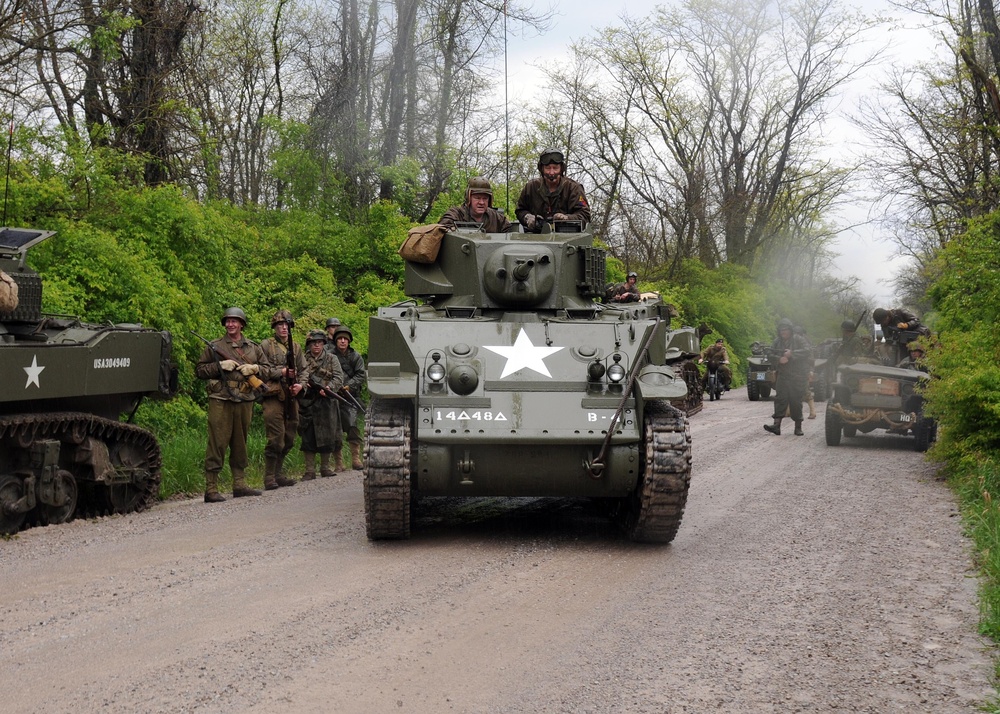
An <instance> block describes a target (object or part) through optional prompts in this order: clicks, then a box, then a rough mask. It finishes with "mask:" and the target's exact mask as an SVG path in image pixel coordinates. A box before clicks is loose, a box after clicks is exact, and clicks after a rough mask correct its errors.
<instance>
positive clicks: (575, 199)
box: [514, 149, 590, 233]
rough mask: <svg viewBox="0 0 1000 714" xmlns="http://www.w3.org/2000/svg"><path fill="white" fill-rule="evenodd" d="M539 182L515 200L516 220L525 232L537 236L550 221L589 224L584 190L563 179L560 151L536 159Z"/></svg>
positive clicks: (578, 185)
mask: <svg viewBox="0 0 1000 714" xmlns="http://www.w3.org/2000/svg"><path fill="white" fill-rule="evenodd" d="M538 173H539V174H541V175H540V176H539V177H538V178H533V179H531V180H530V181H528V183H526V184H525V185H524V188H523V189H522V190H521V195H520V197H519V198H518V199H517V208H516V209H515V211H514V212H515V213H516V214H517V220H518V221H520V222H521V225H523V226H524V229H525V231H529V232H536V233H537V232H539V231H541V230H542V224H543V223H546V222H550V221H580V222H581V223H582V224H583V225H587V224H588V223H590V205H589V204H588V203H587V195H586V193H585V192H584V190H583V186H581V185H580V184H579V183H577V182H576V181H574V180H573V179H571V178H567V177H566V159H565V157H563V153H562V152H561V151H556V150H552V149H549V150H546V151H543V152H542V153H541V155H540V156H539V157H538Z"/></svg>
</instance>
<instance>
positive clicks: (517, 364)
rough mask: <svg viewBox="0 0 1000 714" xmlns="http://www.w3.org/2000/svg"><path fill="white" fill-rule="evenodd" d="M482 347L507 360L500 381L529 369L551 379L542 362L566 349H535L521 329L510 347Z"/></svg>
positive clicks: (547, 369)
mask: <svg viewBox="0 0 1000 714" xmlns="http://www.w3.org/2000/svg"><path fill="white" fill-rule="evenodd" d="M483 347H484V348H486V349H488V350H489V351H490V352H496V353H497V354H498V355H500V356H502V357H506V358H507V364H505V365H504V367H503V372H502V373H501V374H500V379H503V378H504V377H506V376H507V375H510V374H514V372H517V371H518V370H520V369H530V370H531V371H533V372H538V373H539V374H541V375H544V376H546V377H549V378H551V377H552V375H551V374H549V368H548V367H546V366H545V362H544V361H543V360H544V359H545V358H546V357H548V356H550V355H553V354H555V353H556V352H558V351H559V350H563V349H566V348H565V347H535V346H534V345H533V344H531V338H529V337H528V334H527V333H526V332H525V331H524V328H523V327H522V328H521V331H520V332H519V333H518V334H517V339H516V340H515V341H514V345H513V346H512V347H504V346H503V345H483Z"/></svg>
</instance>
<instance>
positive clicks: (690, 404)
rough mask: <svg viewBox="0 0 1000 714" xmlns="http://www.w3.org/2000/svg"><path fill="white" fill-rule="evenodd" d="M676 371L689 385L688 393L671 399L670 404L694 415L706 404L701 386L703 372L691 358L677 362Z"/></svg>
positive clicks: (689, 414)
mask: <svg viewBox="0 0 1000 714" xmlns="http://www.w3.org/2000/svg"><path fill="white" fill-rule="evenodd" d="M674 372H675V374H677V375H678V376H679V377H681V378H682V379H683V380H684V384H686V385H687V395H686V396H684V397H682V398H681V399H671V400H670V404H671V405H673V406H674V407H676V408H677V409H680V410H681V411H682V412H684V413H685V414H687V415H688V416H694V415H695V414H697V413H698V412H700V411H701V410H702V408H703V407H704V406H705V395H704V394H703V392H702V388H701V372H699V371H698V366H697V365H696V364H695V363H694V362H692V361H691V360H689V359H688V360H684V361H683V362H680V363H678V364H675V365H674Z"/></svg>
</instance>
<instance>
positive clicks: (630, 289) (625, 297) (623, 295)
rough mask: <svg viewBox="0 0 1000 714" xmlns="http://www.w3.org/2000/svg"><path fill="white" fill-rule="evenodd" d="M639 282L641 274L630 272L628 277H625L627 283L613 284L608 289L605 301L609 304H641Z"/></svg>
mask: <svg viewBox="0 0 1000 714" xmlns="http://www.w3.org/2000/svg"><path fill="white" fill-rule="evenodd" d="M638 281H639V274H638V273H636V272H632V271H629V273H628V275H626V276H625V282H624V283H617V284H612V285H611V286H610V287H609V288H608V290H607V292H606V294H605V296H604V299H605V300H607V301H608V302H639V298H640V297H641V295H640V294H639V288H637V287H636V283H637V282H638Z"/></svg>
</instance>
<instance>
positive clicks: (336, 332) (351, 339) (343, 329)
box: [333, 325, 354, 342]
mask: <svg viewBox="0 0 1000 714" xmlns="http://www.w3.org/2000/svg"><path fill="white" fill-rule="evenodd" d="M341 335H347V341H348V342H354V334H353V333H352V332H351V330H350V328H348V327H347V325H340V326H339V327H338V328H337V329H336V330H334V331H333V339H334V340H336V339H337V338H338V337H340V336H341Z"/></svg>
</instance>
